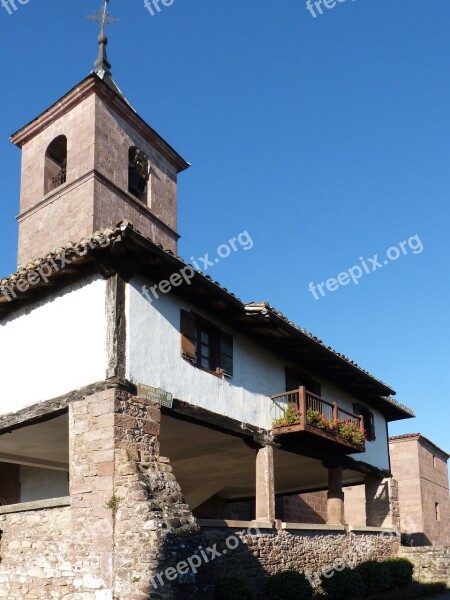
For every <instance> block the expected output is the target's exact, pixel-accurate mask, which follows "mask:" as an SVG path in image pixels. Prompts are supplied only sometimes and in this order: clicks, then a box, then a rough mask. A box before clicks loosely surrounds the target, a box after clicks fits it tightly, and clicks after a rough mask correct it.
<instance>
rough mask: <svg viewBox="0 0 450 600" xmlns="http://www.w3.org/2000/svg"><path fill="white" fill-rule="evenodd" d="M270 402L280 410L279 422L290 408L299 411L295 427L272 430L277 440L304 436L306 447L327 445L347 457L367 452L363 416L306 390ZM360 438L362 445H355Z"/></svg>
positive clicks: (292, 425)
mask: <svg viewBox="0 0 450 600" xmlns="http://www.w3.org/2000/svg"><path fill="white" fill-rule="evenodd" d="M271 398H272V400H273V402H274V403H275V404H276V405H277V407H278V409H279V413H280V418H282V415H283V413H284V411H285V409H286V408H288V407H292V408H294V409H295V410H296V411H298V418H297V419H296V420H295V421H294V422H293V423H289V424H287V425H286V424H276V425H274V426H273V429H272V434H273V435H274V436H281V435H291V436H294V435H295V436H299V437H300V436H301V437H302V442H303V443H307V444H312V445H315V446H317V445H319V444H321V445H322V446H323V445H325V446H328V449H330V450H335V451H338V452H341V453H345V454H351V453H355V452H364V451H365V443H364V439H365V438H364V419H363V417H362V416H360V415H355V414H354V413H352V412H350V411H348V410H346V409H344V408H342V407H341V406H339V405H338V403H337V402H328V401H327V400H324V399H323V398H321V397H320V396H316V394H313V393H312V392H309V391H308V390H307V389H306V388H305V387H301V388H299V389H298V390H293V391H292V392H285V393H284V394H277V395H275V396H271ZM353 432H355V434H353ZM357 437H359V438H361V442H360V443H356V441H355V438H357ZM352 438H353V439H352Z"/></svg>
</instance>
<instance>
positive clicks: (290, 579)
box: [266, 571, 313, 600]
mask: <svg viewBox="0 0 450 600" xmlns="http://www.w3.org/2000/svg"><path fill="white" fill-rule="evenodd" d="M266 592H267V597H268V600H311V598H312V597H313V588H312V586H311V584H310V583H309V581H308V580H307V578H306V577H305V575H303V573H297V571H280V572H279V573H276V574H275V575H270V577H268V578H267V581H266Z"/></svg>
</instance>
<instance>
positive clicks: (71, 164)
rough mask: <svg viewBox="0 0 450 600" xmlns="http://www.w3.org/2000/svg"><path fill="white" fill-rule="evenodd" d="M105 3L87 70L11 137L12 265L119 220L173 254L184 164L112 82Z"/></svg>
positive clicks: (106, 1)
mask: <svg viewBox="0 0 450 600" xmlns="http://www.w3.org/2000/svg"><path fill="white" fill-rule="evenodd" d="M107 3H108V0H104V6H103V8H102V9H101V13H100V15H99V16H98V17H96V18H98V20H99V21H100V22H101V33H100V36H99V38H98V41H99V55H98V58H97V61H96V62H95V71H93V72H92V73H91V74H90V75H89V76H88V77H87V78H86V79H84V80H83V81H82V82H81V83H79V84H78V85H77V86H76V87H74V88H73V89H72V90H70V91H69V92H68V93H67V94H66V95H65V96H63V97H62V98H61V99H60V100H58V102H56V103H55V104H53V106H51V107H50V108H49V109H48V110H46V111H45V112H44V113H42V114H41V115H40V116H38V117H37V118H36V119H34V120H33V121H31V123H29V124H28V125H26V126H25V127H23V128H22V129H20V131H18V132H17V133H15V134H14V135H13V136H12V137H11V141H12V142H13V143H14V144H15V145H16V146H18V147H19V148H20V149H21V150H22V174H21V193H20V213H19V216H18V221H19V247H18V263H19V265H24V264H26V263H28V262H30V261H32V260H34V259H36V258H40V257H43V256H45V255H46V254H47V253H48V252H50V251H52V250H54V249H55V248H57V247H61V246H64V245H66V244H67V243H68V242H69V241H72V242H77V241H79V240H81V239H82V238H84V237H87V236H89V235H91V234H92V233H93V232H94V231H96V230H98V229H103V228H106V227H111V226H115V225H116V224H117V223H118V222H119V221H122V220H124V219H125V220H128V221H131V222H132V223H133V225H134V226H135V228H136V229H138V230H139V231H140V232H141V233H142V234H143V235H145V236H146V237H148V238H150V239H151V240H152V241H153V242H155V243H159V244H162V246H163V247H164V248H166V249H169V250H172V251H173V252H176V249H177V241H178V238H179V235H178V233H177V176H178V173H180V172H181V171H183V170H184V169H186V168H187V167H188V166H189V164H188V163H187V162H186V161H185V160H184V159H183V158H182V157H181V156H180V155H179V154H178V153H177V152H176V151H175V150H174V149H173V148H172V147H171V146H170V145H169V144H168V143H167V142H166V141H165V140H163V139H162V138H161V137H160V136H159V135H158V134H157V133H156V132H155V131H154V130H153V129H152V128H151V127H150V126H149V125H148V124H147V123H146V122H145V121H144V120H143V119H142V118H141V117H140V116H139V115H138V114H137V113H136V112H135V111H134V109H133V108H132V107H131V105H130V104H129V103H128V101H127V100H126V99H125V97H124V96H123V95H122V93H121V92H120V90H119V88H118V87H117V86H116V84H115V83H114V81H113V79H112V77H111V71H110V68H111V65H110V63H109V61H108V58H107V53H106V44H107V38H106V35H105V25H106V24H107V23H108V22H112V19H111V18H110V17H109V15H108V13H107V11H106V6H107Z"/></svg>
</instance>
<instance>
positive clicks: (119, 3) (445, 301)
mask: <svg viewBox="0 0 450 600" xmlns="http://www.w3.org/2000/svg"><path fill="white" fill-rule="evenodd" d="M99 5H100V2H99V1H97V0H77V2H61V0H45V1H44V2H42V1H38V0H30V1H29V3H28V4H25V5H20V4H18V11H17V12H16V13H14V14H13V15H11V16H9V15H8V14H7V12H6V10H5V9H4V8H1V7H0V34H1V39H2V47H3V53H2V58H1V59H0V60H1V81H2V87H1V112H0V152H1V162H0V169H1V171H0V172H1V177H0V198H1V203H2V220H3V223H2V225H3V226H2V236H1V237H0V246H1V247H0V273H1V274H2V275H5V274H8V273H10V272H11V271H13V270H15V266H16V264H15V247H16V236H17V225H16V222H15V220H14V217H15V215H16V214H17V212H18V206H19V170H20V153H19V151H18V150H17V149H16V148H15V147H14V146H12V145H11V144H10V143H9V141H8V136H9V134H11V133H12V132H14V131H15V130H17V129H18V128H19V127H21V126H22V125H24V124H25V123H27V122H28V121H29V120H31V119H32V118H33V117H35V116H36V115H38V114H39V113H40V112H41V111H42V110H43V109H45V108H47V107H48V106H49V105H50V104H51V103H53V102H54V101H55V100H57V99H58V98H59V97H60V96H62V95H63V94H64V93H65V92H66V91H68V90H69V89H70V88H71V87H73V86H74V85H75V84H76V83H78V82H79V81H80V80H81V79H83V78H84V77H85V76H86V75H87V74H88V72H89V71H90V69H91V68H92V61H93V60H94V59H95V57H96V52H97V48H96V35H97V31H96V28H95V26H94V25H93V24H92V23H90V22H89V21H86V20H85V19H84V16H85V15H86V14H88V13H90V12H95V11H96V10H97V9H98V8H99ZM111 12H112V13H113V14H114V15H115V16H117V17H120V19H121V23H120V24H119V25H113V26H111V27H110V28H109V29H110V31H109V38H110V45H109V56H110V59H111V61H112V63H113V75H114V78H115V80H116V82H117V83H118V85H119V86H120V87H121V89H122V90H123V91H124V93H125V94H126V96H127V97H128V98H129V100H130V101H131V102H132V104H133V105H134V107H135V108H136V109H137V110H138V112H139V113H140V114H141V115H142V116H143V117H144V118H145V119H146V120H147V121H148V122H149V123H150V124H151V125H152V126H153V127H154V128H155V129H156V130H157V131H158V132H159V133H160V134H161V135H163V137H165V138H166V139H167V140H168V141H169V143H171V144H172V145H173V146H174V147H175V148H176V149H177V150H178V151H179V152H180V153H181V154H182V155H183V156H184V157H185V158H186V159H187V160H188V161H189V162H191V163H192V167H191V168H190V169H189V170H188V171H187V172H185V173H183V174H182V175H181V176H180V180H179V206H180V232H181V234H182V240H181V243H180V254H181V255H182V256H184V257H185V258H187V259H189V257H190V256H196V257H199V256H203V255H204V254H205V253H206V252H209V253H210V254H214V253H215V249H216V248H217V247H218V245H220V244H222V243H224V242H227V240H229V239H230V238H231V237H234V236H235V235H237V234H238V233H240V232H242V231H244V230H248V232H249V233H250V235H251V236H252V238H253V240H254V247H253V249H252V250H251V251H248V252H244V251H242V250H241V251H240V252H238V253H236V254H233V255H232V256H231V257H230V258H228V259H227V260H224V261H222V262H221V263H220V264H218V265H216V266H215V267H214V269H213V270H211V271H210V274H211V276H213V277H214V279H217V280H219V281H220V282H221V283H222V284H223V285H225V286H226V287H228V288H229V289H231V290H234V291H235V292H236V293H237V295H238V296H240V297H241V298H242V299H244V300H248V301H251V300H255V301H261V300H269V301H270V302H271V303H272V304H273V305H275V306H276V307H277V308H278V309H279V310H282V311H283V312H284V313H285V314H287V315H288V316H289V317H290V318H291V319H292V320H294V321H296V322H297V323H299V324H300V325H302V326H303V327H305V328H306V329H308V330H310V331H312V332H313V333H314V334H315V335H317V336H318V337H320V338H321V339H323V340H324V341H326V342H327V343H328V344H330V345H332V346H333V347H334V348H336V349H337V350H339V351H340V352H342V353H344V354H346V355H347V356H350V357H351V358H352V359H354V360H356V361H357V362H358V363H359V364H360V365H362V366H363V367H364V368H366V369H368V370H369V371H371V372H372V373H374V374H375V375H376V376H377V377H379V378H381V379H383V380H384V381H386V382H388V383H389V384H390V385H392V386H393V387H394V389H396V390H397V398H398V399H399V400H400V401H401V402H403V403H405V404H407V405H409V406H411V407H413V408H414V410H415V411H416V413H417V419H416V420H415V421H404V422H400V423H399V424H393V425H392V426H391V432H392V433H393V434H398V433H405V432H411V431H414V432H415V431H420V432H422V433H423V434H424V435H426V436H428V437H430V438H431V439H432V440H434V441H435V442H436V443H437V444H438V445H441V446H443V447H444V448H446V449H447V450H449V451H450V441H449V435H448V428H449V421H450V408H449V406H450V397H449V396H450V391H449V390H450V365H449V354H450V352H449V338H450V327H449V295H450V294H449V292H450V283H449V256H450V242H449V235H448V221H449V217H450V209H449V199H450V3H449V2H448V0H435V1H434V2H425V1H424V0H408V1H407V2H405V0H376V1H375V0H356V1H355V2H352V1H351V0H347V2H344V3H341V4H337V5H336V7H335V8H333V9H332V10H326V11H325V12H326V14H323V15H321V16H318V17H317V18H315V19H314V18H313V17H312V16H311V14H310V13H309V12H308V11H307V10H306V6H305V1H304V0H283V2H275V1H273V0H272V1H269V0H249V1H248V2H243V1H242V0H240V1H238V0H234V1H227V2H224V1H223V0H221V1H219V0H193V1H191V2H187V1H185V0H174V3H173V5H172V6H170V7H166V8H163V9H162V11H161V13H160V14H158V15H156V16H154V17H151V16H150V13H149V12H148V11H147V10H146V9H145V8H144V6H143V0H142V2H141V0H139V1H138V0H136V1H135V0H126V1H125V0H112V2H111ZM414 235H418V236H419V237H420V240H421V242H422V244H423V248H424V249H423V252H421V253H418V254H413V253H412V251H411V250H409V252H408V254H407V255H402V256H401V258H399V259H398V260H397V261H395V262H391V263H389V265H388V266H386V267H383V268H382V269H377V270H376V271H375V272H371V273H370V274H369V275H365V276H364V277H362V278H361V280H360V283H359V285H358V286H355V285H353V284H352V283H351V284H349V285H347V286H345V287H340V288H339V289H338V290H337V291H335V292H328V291H327V293H326V296H325V297H323V298H321V299H320V300H318V301H316V300H314V297H313V295H312V294H311V293H310V292H309V291H308V285H309V283H310V282H311V281H312V282H314V283H316V284H317V283H320V282H325V281H326V280H327V279H329V278H331V277H333V276H335V275H337V274H339V273H340V272H342V271H345V270H347V269H348V268H350V267H351V266H352V265H355V264H359V257H364V258H368V257H369V258H370V257H373V256H374V255H375V254H380V255H385V253H386V250H387V249H388V248H389V247H391V246H393V245H397V246H398V244H399V243H400V242H402V241H403V240H407V239H409V238H410V237H411V236H414ZM276 391H277V390H274V392H276ZM280 391H281V390H280Z"/></svg>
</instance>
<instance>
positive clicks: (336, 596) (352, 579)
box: [320, 568, 365, 600]
mask: <svg viewBox="0 0 450 600" xmlns="http://www.w3.org/2000/svg"><path fill="white" fill-rule="evenodd" d="M320 583H321V586H322V589H323V591H324V592H325V594H326V597H327V598H329V599H330V600H348V598H355V597H356V598H357V597H358V596H362V595H363V594H364V589H365V588H364V582H363V580H362V577H361V575H360V574H359V573H357V572H356V571H353V570H352V569H349V568H346V569H343V570H342V571H335V572H334V575H333V576H332V577H325V576H322V578H321V582H320Z"/></svg>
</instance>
